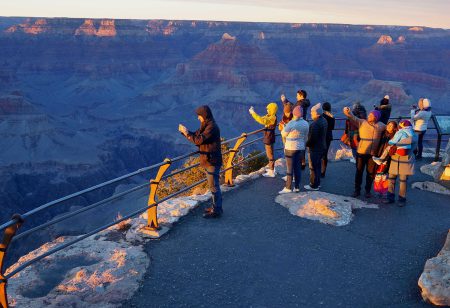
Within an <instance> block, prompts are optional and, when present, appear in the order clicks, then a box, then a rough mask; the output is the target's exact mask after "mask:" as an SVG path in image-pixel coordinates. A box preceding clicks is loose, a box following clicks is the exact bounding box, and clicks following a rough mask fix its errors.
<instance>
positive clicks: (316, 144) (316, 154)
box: [304, 103, 328, 190]
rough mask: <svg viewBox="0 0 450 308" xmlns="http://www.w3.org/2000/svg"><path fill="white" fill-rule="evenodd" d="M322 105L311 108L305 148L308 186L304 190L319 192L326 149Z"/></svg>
mask: <svg viewBox="0 0 450 308" xmlns="http://www.w3.org/2000/svg"><path fill="white" fill-rule="evenodd" d="M322 113H323V110H322V105H321V104H320V103H319V104H316V105H314V106H313V107H312V108H311V117H312V119H313V122H312V123H311V125H310V126H309V132H308V140H307V141H306V146H307V147H308V149H309V171H310V176H309V185H305V186H304V187H305V189H306V190H319V186H320V173H321V172H320V169H321V167H322V157H323V153H324V152H325V149H326V147H327V142H326V137H327V126H328V124H327V120H325V118H324V117H323V116H322Z"/></svg>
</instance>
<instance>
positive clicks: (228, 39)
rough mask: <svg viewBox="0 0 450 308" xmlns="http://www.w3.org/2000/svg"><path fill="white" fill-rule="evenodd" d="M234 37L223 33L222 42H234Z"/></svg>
mask: <svg viewBox="0 0 450 308" xmlns="http://www.w3.org/2000/svg"><path fill="white" fill-rule="evenodd" d="M235 40H236V37H235V36H231V35H229V34H228V33H224V34H223V35H222V41H235Z"/></svg>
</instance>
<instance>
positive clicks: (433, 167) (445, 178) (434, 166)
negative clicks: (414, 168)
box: [420, 139, 450, 188]
mask: <svg viewBox="0 0 450 308" xmlns="http://www.w3.org/2000/svg"><path fill="white" fill-rule="evenodd" d="M449 169H450V139H449V141H448V143H447V146H446V148H445V150H444V153H443V155H442V161H440V162H433V163H431V164H429V165H423V166H422V167H420V171H421V172H422V173H425V174H427V175H429V176H432V177H433V179H434V181H435V182H438V183H440V184H442V185H443V186H445V187H447V188H450V176H449V174H450V170H449Z"/></svg>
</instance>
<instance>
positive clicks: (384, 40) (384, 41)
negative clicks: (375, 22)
mask: <svg viewBox="0 0 450 308" xmlns="http://www.w3.org/2000/svg"><path fill="white" fill-rule="evenodd" d="M377 44H378V45H393V44H394V40H393V39H392V37H390V36H389V35H382V36H381V37H380V38H379V39H378V41H377Z"/></svg>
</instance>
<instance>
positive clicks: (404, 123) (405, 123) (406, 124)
mask: <svg viewBox="0 0 450 308" xmlns="http://www.w3.org/2000/svg"><path fill="white" fill-rule="evenodd" d="M398 126H399V127H400V128H405V127H411V126H412V124H411V122H410V121H409V120H401V121H400V123H399V124H398Z"/></svg>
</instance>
